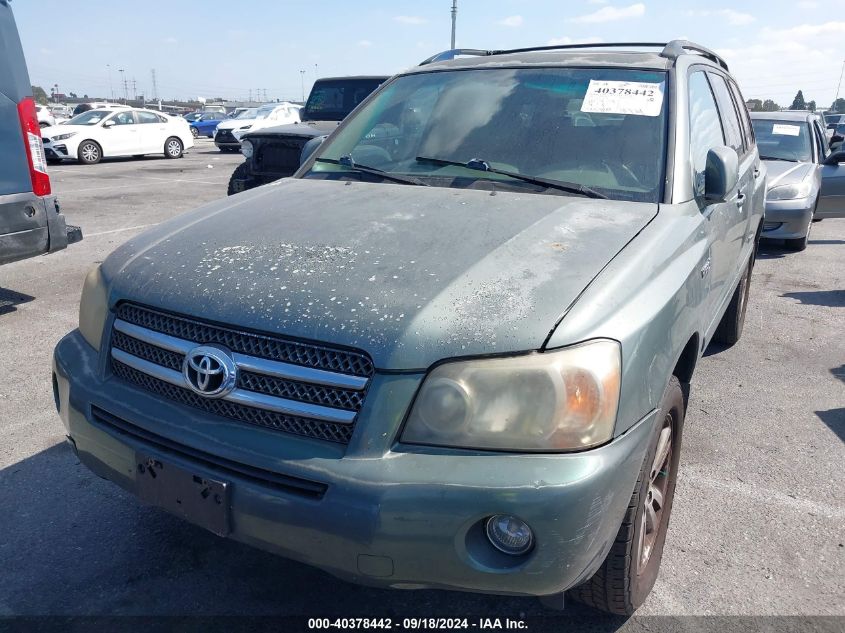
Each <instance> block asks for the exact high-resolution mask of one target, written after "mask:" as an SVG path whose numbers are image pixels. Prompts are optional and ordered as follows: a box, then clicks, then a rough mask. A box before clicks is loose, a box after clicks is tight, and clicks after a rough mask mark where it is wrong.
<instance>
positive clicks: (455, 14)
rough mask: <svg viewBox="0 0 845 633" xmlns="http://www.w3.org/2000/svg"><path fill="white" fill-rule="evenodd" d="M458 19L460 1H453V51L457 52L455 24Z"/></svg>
mask: <svg viewBox="0 0 845 633" xmlns="http://www.w3.org/2000/svg"><path fill="white" fill-rule="evenodd" d="M457 19H458V0H452V49H451V50H455V23H456V22H457Z"/></svg>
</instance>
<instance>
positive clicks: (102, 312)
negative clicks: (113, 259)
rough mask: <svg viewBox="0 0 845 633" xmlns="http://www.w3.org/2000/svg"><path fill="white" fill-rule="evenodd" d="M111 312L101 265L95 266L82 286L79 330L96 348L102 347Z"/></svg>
mask: <svg viewBox="0 0 845 633" xmlns="http://www.w3.org/2000/svg"><path fill="white" fill-rule="evenodd" d="M108 312H109V301H108V293H107V291H106V285H105V283H103V276H102V275H101V274H100V267H99V266H95V267H94V268H92V269H91V271H90V272H89V273H88V276H87V277H85V284H84V285H83V286H82V300H81V301H80V302H79V332H80V333H81V334H82V338H84V339H85V340H86V341H88V344H89V345H91V347H93V348H94V349H96V350H99V349H100V341H101V339H102V338H103V328H104V327H105V324H106V316H107V315H108Z"/></svg>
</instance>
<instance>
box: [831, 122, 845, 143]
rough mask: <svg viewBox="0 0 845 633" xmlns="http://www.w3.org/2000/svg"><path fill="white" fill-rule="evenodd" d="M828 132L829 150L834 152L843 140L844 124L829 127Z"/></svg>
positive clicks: (844, 135)
mask: <svg viewBox="0 0 845 633" xmlns="http://www.w3.org/2000/svg"><path fill="white" fill-rule="evenodd" d="M828 132H829V134H830V136H829V138H828V143H829V144H830V149H832V150H836V149H839V148H840V147H842V141H843V139H845V123H837V124H835V125H829V126H828Z"/></svg>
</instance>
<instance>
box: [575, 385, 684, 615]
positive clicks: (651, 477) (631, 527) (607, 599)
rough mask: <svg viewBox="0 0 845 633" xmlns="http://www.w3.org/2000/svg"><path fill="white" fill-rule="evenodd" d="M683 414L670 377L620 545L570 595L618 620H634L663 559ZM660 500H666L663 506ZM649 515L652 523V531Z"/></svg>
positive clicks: (616, 543) (676, 387) (680, 395)
mask: <svg viewBox="0 0 845 633" xmlns="http://www.w3.org/2000/svg"><path fill="white" fill-rule="evenodd" d="M684 413H685V412H684V394H683V391H682V389H681V383H680V382H679V381H678V379H677V378H676V377H675V376H672V378H671V379H670V380H669V384H668V386H667V387H666V391H665V392H664V393H663V399H662V400H661V403H660V411H659V414H658V417H657V423H656V424H655V426H654V430H653V432H652V438H651V442H650V443H649V448H648V452H647V453H646V457H645V460H644V461H643V465H642V468H641V469H640V475H639V477H638V478H637V484H636V486H635V487H634V494H633V495H632V496H631V502H630V503H629V504H628V508H627V510H626V511H625V517H624V519H623V520H622V525H621V526H620V528H619V532H618V533H617V535H616V540H615V541H614V542H613V545H612V546H611V548H610V553H609V554H608V555H607V558H605V560H604V562H603V563H602V565H601V567H599V569H598V571H597V572H596V573H595V574H594V575H593V577H592V578H590V579H589V580H588V581H587V582H585V583H584V584H582V585H579V586H578V587H575V588H574V589H572V590H571V591H570V592H569V595H570V597H571V598H572V599H574V600H576V601H578V602H581V603H583V604H586V605H588V606H590V607H593V608H595V609H599V610H601V611H606V612H608V613H613V614H617V615H631V614H632V613H633V612H634V611H635V610H636V609H637V608H638V607H640V606H641V605H642V604H643V602H645V599H646V597H647V596H648V594H649V592H650V591H651V589H652V587H654V583H655V581H656V580H657V573H658V571H659V570H660V561H661V559H662V557H663V545H664V543H665V542H666V532H667V529H668V527H669V517H670V515H671V513H672V500H673V499H674V497H675V483H676V482H677V479H678V463H679V461H680V455H681V438H682V434H683V426H684ZM667 429H668V431H667ZM665 440H668V445H666V444H665V443H664V441H665ZM658 448H660V449H661V450H660V453H659V454H658ZM658 462H660V463H658ZM658 493H659V497H658ZM658 498H661V499H662V506H661V505H660V504H659V503H658ZM646 506H650V507H651V508H652V510H653V512H652V513H651V514H649V513H647V512H646ZM649 516H651V517H652V519H653V520H652V522H651V525H652V530H651V531H649V529H648V523H649V520H648V517H649Z"/></svg>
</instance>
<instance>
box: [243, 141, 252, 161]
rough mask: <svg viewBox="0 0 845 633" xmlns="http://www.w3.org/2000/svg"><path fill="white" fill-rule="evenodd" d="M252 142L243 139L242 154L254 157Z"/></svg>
mask: <svg viewBox="0 0 845 633" xmlns="http://www.w3.org/2000/svg"><path fill="white" fill-rule="evenodd" d="M252 149H253V148H252V143H250V142H249V141H241V154H243V155H244V156H245V157H246V158H252Z"/></svg>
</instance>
